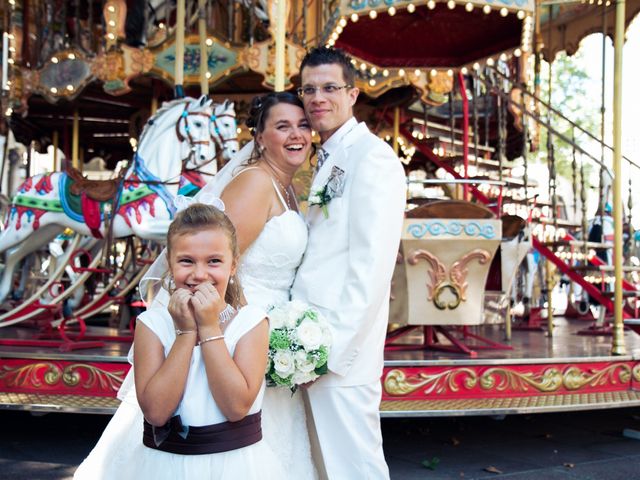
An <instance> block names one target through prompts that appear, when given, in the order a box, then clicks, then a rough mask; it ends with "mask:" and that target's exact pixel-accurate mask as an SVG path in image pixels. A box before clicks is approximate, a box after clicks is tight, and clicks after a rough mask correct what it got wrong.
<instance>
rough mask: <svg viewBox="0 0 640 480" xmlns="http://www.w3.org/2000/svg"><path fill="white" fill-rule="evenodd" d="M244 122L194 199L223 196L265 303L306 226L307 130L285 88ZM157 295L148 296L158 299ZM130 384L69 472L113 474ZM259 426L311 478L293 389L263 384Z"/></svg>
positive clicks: (276, 294)
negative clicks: (294, 182)
mask: <svg viewBox="0 0 640 480" xmlns="http://www.w3.org/2000/svg"><path fill="white" fill-rule="evenodd" d="M247 124H248V125H249V127H250V128H252V129H253V132H254V141H252V142H250V143H249V144H247V145H246V146H245V147H244V148H243V149H242V150H241V151H240V152H239V153H238V154H237V155H236V157H235V158H234V159H233V160H232V161H231V162H230V163H229V164H227V165H226V166H225V167H224V168H223V169H222V170H221V171H220V172H219V173H218V174H217V175H216V176H215V177H214V179H213V180H212V181H211V182H210V183H209V184H208V185H207V186H205V188H204V189H203V190H202V191H201V192H199V193H198V195H197V196H196V198H197V199H199V200H201V201H204V202H205V203H206V202H207V198H210V197H221V198H222V200H223V201H224V203H225V206H226V210H225V213H226V214H227V215H228V216H229V218H230V219H231V220H232V222H233V223H234V225H235V227H236V230H237V236H238V243H239V247H240V251H241V252H242V257H241V264H240V269H239V277H240V281H241V284H242V287H243V290H244V294H245V297H246V299H247V303H248V304H250V305H257V306H260V307H268V306H270V305H275V304H278V303H282V302H286V301H287V300H289V298H290V297H289V289H290V288H291V285H292V284H293V280H294V277H295V273H296V269H297V268H298V266H299V265H300V262H301V261H302V256H303V254H304V251H305V248H306V244H307V226H306V223H305V221H304V219H303V218H302V216H301V214H300V213H299V212H298V206H297V202H296V197H295V193H294V191H293V189H292V187H291V179H292V177H293V175H294V173H295V172H296V170H297V169H298V168H299V167H300V165H301V164H302V163H303V162H304V161H305V160H306V159H307V158H308V155H309V150H310V148H311V128H310V127H309V124H308V122H307V120H306V118H305V115H304V110H303V107H302V102H301V101H300V100H299V99H298V98H297V97H296V96H295V95H293V94H291V93H289V92H278V93H270V94H267V95H265V96H264V97H260V98H257V99H255V100H254V102H253V104H252V109H251V112H250V120H249V121H248V122H247ZM165 266H166V263H165V264H163V259H162V258H160V259H159V260H158V261H157V262H156V263H155V264H154V266H153V267H152V269H151V270H150V271H149V273H148V274H147V275H146V276H145V279H144V280H145V281H144V284H143V282H141V289H143V290H145V289H146V288H147V287H151V289H155V290H156V292H157V291H158V290H159V284H160V282H159V281H158V280H159V277H160V276H161V274H162V273H163V272H164V271H165ZM159 293H160V294H159V295H158V296H157V298H156V300H155V301H162V300H161V297H162V295H161V292H159ZM132 382H133V374H132V372H131V374H130V375H128V376H127V379H126V380H125V383H124V384H123V386H122V389H121V394H120V395H119V397H120V398H121V400H123V402H122V404H121V406H120V407H119V408H118V411H117V412H116V414H115V415H114V417H113V419H112V420H111V422H109V425H108V426H107V428H106V429H105V431H104V433H103V435H102V437H101V438H100V440H99V442H98V444H97V445H96V447H95V448H94V449H93V451H92V452H91V453H90V454H89V456H88V457H87V458H86V459H85V461H84V462H83V463H82V465H81V466H80V467H79V468H78V470H77V471H76V474H75V475H74V478H75V479H85V478H87V479H92V480H94V479H115V478H118V472H119V469H120V467H121V466H122V465H121V462H122V461H125V459H126V458H127V455H126V452H127V451H129V450H130V448H131V446H132V445H135V444H136V443H139V442H141V441H142V412H141V410H140V407H139V406H138V404H137V401H136V399H135V389H134V388H132ZM262 428H263V439H264V440H263V441H264V442H266V443H267V445H268V446H269V447H270V448H271V450H272V451H273V454H274V455H275V456H276V457H277V458H278V459H280V461H281V462H282V466H283V467H284V471H286V472H288V473H289V475H288V478H291V479H296V480H298V479H300V480H306V479H309V480H313V479H315V478H317V473H316V469H315V467H314V464H313V461H312V458H311V449H310V443H309V433H308V431H307V425H306V418H305V410H304V403H303V400H302V396H301V394H300V393H296V394H294V395H291V392H290V391H289V390H288V389H286V388H282V387H272V388H268V389H267V391H266V393H265V397H264V401H263V408H262ZM123 432H126V435H125V436H123ZM118 465H120V467H119V466H118Z"/></svg>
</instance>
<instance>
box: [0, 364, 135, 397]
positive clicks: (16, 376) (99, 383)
mask: <svg viewBox="0 0 640 480" xmlns="http://www.w3.org/2000/svg"><path fill="white" fill-rule="evenodd" d="M42 370H45V372H44V374H43V375H42V378H40V372H42ZM82 371H84V372H86V380H85V381H84V382H82V378H83V375H82V374H81V372H82ZM125 373H126V372H125V371H124V370H120V371H116V372H109V371H106V370H102V369H101V368H98V367H95V366H93V365H87V364H82V363H76V364H72V365H67V366H65V367H64V368H60V366H58V365H56V364H55V363H52V362H38V363H31V364H29V365H23V366H20V367H15V368H12V367H10V366H7V365H5V366H4V367H3V369H2V370H0V380H4V381H5V382H6V385H7V386H9V387H36V388H38V387H41V386H42V385H43V383H42V380H44V383H45V384H46V385H48V386H51V387H52V386H55V385H57V384H59V383H60V381H62V383H63V384H64V385H66V386H67V387H77V386H78V385H80V384H82V388H85V389H91V388H96V387H99V388H100V389H101V390H111V391H117V390H118V389H119V388H120V386H121V385H122V382H123V381H124V376H125Z"/></svg>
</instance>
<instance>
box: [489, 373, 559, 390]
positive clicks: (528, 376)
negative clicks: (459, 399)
mask: <svg viewBox="0 0 640 480" xmlns="http://www.w3.org/2000/svg"><path fill="white" fill-rule="evenodd" d="M561 386H562V373H561V372H560V370H558V369H557V368H548V369H546V370H545V371H544V372H542V373H541V374H536V373H533V372H527V373H520V372H517V371H514V370H509V369H506V368H490V369H488V370H486V371H485V372H484V373H483V374H482V375H481V376H480V387H481V388H482V389H483V390H496V391H498V392H503V391H505V390H516V391H517V390H519V391H525V392H526V391H528V390H529V387H533V388H535V389H536V390H538V391H540V392H555V391H556V390H558V389H559V388H560V387H561Z"/></svg>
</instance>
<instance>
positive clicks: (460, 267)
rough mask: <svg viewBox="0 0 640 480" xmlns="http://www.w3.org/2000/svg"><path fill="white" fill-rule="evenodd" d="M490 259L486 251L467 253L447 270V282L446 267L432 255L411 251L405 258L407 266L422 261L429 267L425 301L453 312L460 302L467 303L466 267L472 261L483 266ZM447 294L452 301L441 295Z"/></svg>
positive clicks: (419, 250) (467, 272)
mask: <svg viewBox="0 0 640 480" xmlns="http://www.w3.org/2000/svg"><path fill="white" fill-rule="evenodd" d="M490 259H491V254H490V253H489V252H488V251H487V250H483V249H480V248H477V249H475V250H472V251H470V252H467V253H466V254H465V255H463V256H462V257H461V258H460V259H459V260H456V261H455V262H454V263H453V264H452V265H451V268H450V269H449V280H450V281H447V280H446V278H447V267H446V266H445V265H444V263H442V262H441V261H440V259H439V258H438V257H436V256H435V255H434V254H433V253H431V252H429V251H427V250H422V249H418V250H413V251H412V252H410V253H409V255H408V257H407V262H408V263H409V265H416V264H417V263H418V261H419V260H424V261H425V262H427V264H428V265H429V267H428V270H427V272H428V275H429V277H428V279H427V284H426V285H427V299H428V300H429V301H432V302H433V304H434V305H435V307H436V308H437V309H439V310H446V309H450V310H455V309H456V308H458V307H459V306H460V303H461V302H466V301H467V288H468V287H469V283H468V282H467V275H469V269H468V268H467V265H469V263H470V262H471V261H472V260H478V262H479V263H480V264H481V265H484V264H485V263H487V262H488V261H489V260H490ZM447 292H448V293H449V294H450V295H451V296H452V297H453V299H452V300H450V301H445V300H443V298H442V295H443V294H445V293H447Z"/></svg>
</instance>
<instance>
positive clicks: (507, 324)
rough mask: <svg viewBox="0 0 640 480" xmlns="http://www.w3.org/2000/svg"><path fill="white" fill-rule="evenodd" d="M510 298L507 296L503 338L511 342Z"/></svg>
mask: <svg viewBox="0 0 640 480" xmlns="http://www.w3.org/2000/svg"><path fill="white" fill-rule="evenodd" d="M510 300H511V299H510V297H509V296H508V295H507V299H506V302H507V315H506V317H505V319H504V321H505V323H504V338H505V339H506V340H507V341H510V340H511V301H510Z"/></svg>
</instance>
